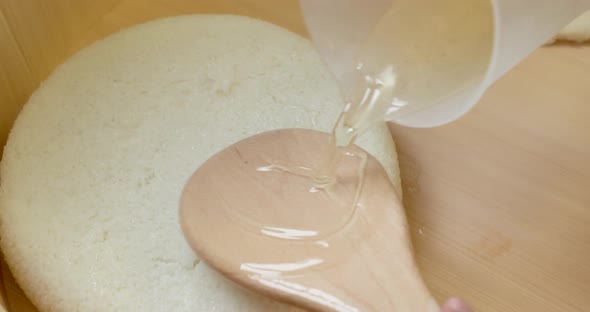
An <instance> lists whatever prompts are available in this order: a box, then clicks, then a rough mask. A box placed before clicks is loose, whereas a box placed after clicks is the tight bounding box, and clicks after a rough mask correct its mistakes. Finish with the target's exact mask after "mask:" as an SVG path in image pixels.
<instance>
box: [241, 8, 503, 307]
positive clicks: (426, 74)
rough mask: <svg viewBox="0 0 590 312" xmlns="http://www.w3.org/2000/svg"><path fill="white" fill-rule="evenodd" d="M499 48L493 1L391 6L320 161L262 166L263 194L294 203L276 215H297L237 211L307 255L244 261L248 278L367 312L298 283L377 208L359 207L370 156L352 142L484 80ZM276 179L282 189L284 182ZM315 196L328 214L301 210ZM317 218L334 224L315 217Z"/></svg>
mask: <svg viewBox="0 0 590 312" xmlns="http://www.w3.org/2000/svg"><path fill="white" fill-rule="evenodd" d="M343 31H345V30H343ZM492 43H493V20H492V7H491V4H490V1H487V0H460V1H457V0H447V1H440V0H437V1H428V0H399V1H395V2H393V5H392V7H391V8H390V9H389V10H388V11H387V12H386V13H385V14H384V16H383V18H382V19H381V20H380V22H379V23H377V25H376V27H375V29H374V31H373V32H372V33H371V34H370V35H369V36H368V37H367V38H366V41H365V42H364V43H363V44H362V46H361V47H360V48H359V53H358V56H357V59H356V60H355V61H354V62H353V63H352V65H351V70H350V72H349V73H347V74H346V75H345V76H344V77H341V78H342V81H340V85H341V89H342V90H341V91H342V94H343V96H344V99H345V103H346V105H345V108H344V110H343V112H342V113H341V115H340V116H339V117H338V119H337V121H336V123H335V125H334V127H333V129H332V133H331V136H330V139H329V140H327V142H326V144H327V145H326V147H325V148H324V149H322V150H321V151H315V152H316V156H317V157H316V160H315V162H312V163H293V161H292V159H293V157H291V156H290V155H285V157H281V156H280V155H275V157H274V158H272V159H270V158H269V159H266V160H264V162H263V163H261V164H260V166H258V167H256V170H258V171H259V174H261V175H268V177H269V179H268V180H269V181H272V182H269V185H267V186H265V190H266V191H270V192H282V194H283V195H284V197H285V198H286V201H287V202H286V203H285V204H284V205H283V206H282V207H277V209H282V211H291V212H292V213H291V214H287V215H289V217H288V218H284V219H280V220H278V219H276V218H274V215H273V213H272V211H269V212H266V213H268V214H267V215H263V214H259V215H256V216H253V215H251V214H249V213H248V212H246V211H243V212H241V213H240V214H239V215H238V217H239V218H240V221H244V222H245V223H246V224H247V225H246V227H247V228H248V231H251V232H255V233H258V234H259V235H263V236H266V237H268V238H269V239H273V240H284V241H286V242H290V243H293V244H295V245H293V246H297V247H296V248H295V249H297V250H305V251H306V252H305V254H303V255H302V254H300V253H299V254H297V253H290V252H285V256H284V257H279V258H281V259H283V260H282V261H278V262H277V261H274V262H264V261H259V262H247V263H243V265H242V271H243V272H244V274H246V275H247V276H248V277H249V278H251V279H254V280H257V281H259V282H260V283H262V284H265V285H267V287H271V288H277V289H282V290H283V291H285V292H292V293H296V294H298V295H299V296H303V297H306V298H311V300H315V301H316V302H318V303H320V304H322V305H324V306H326V307H330V308H331V309H332V310H334V311H361V310H363V311H364V310H365V308H367V307H366V306H362V305H358V302H352V301H350V302H349V301H348V299H349V298H344V297H338V296H334V294H327V293H323V292H322V290H321V289H312V288H309V287H307V286H306V285H301V284H298V283H297V278H298V276H302V275H304V274H306V273H309V272H313V271H314V270H320V269H325V268H329V267H330V266H332V265H335V263H334V262H338V261H342V259H340V258H335V257H331V256H330V248H332V247H333V245H334V244H340V242H339V237H340V235H341V234H342V233H346V231H347V228H348V227H349V226H350V225H351V224H354V223H355V222H362V220H363V219H362V217H359V215H362V213H363V211H364V210H366V209H369V208H370V209H376V208H379V207H365V206H364V205H365V204H366V203H365V202H362V201H359V199H360V198H362V196H361V195H362V193H363V187H364V185H363V184H364V181H365V178H366V174H367V159H368V157H370V156H369V155H366V154H365V152H364V151H362V150H360V149H358V148H356V147H355V146H354V143H355V141H356V139H357V138H358V137H359V136H360V135H362V133H363V132H365V131H367V130H368V129H370V128H371V127H372V126H374V125H375V124H378V123H381V122H384V121H387V120H394V121H395V120H402V119H403V118H404V116H406V115H408V114H412V113H416V112H418V111H420V110H422V109H425V108H428V107H431V106H432V105H436V103H438V102H440V101H441V100H442V99H445V98H448V97H451V96H454V95H456V94H458V93H460V92H463V91H464V90H466V89H468V88H470V87H472V86H474V85H475V84H477V83H479V82H480V81H481V79H483V77H484V75H485V71H486V68H487V65H488V62H489V60H490V57H491V51H492ZM318 109H321V108H318ZM277 178H278V179H279V180H280V181H282V185H277V183H276V181H277ZM263 191H264V190H263ZM316 198H317V200H318V201H320V202H322V205H317V206H316V207H321V209H322V210H323V211H322V213H321V214H318V213H317V211H313V209H310V207H304V206H299V205H298V204H299V203H308V202H310V201H313V200H316ZM359 210H360V212H359ZM314 215H321V216H322V217H323V218H327V220H317V219H314V218H313V216H314ZM326 216H328V217H326ZM277 244H280V243H278V242H277ZM301 244H303V245H301ZM285 246H290V245H285ZM286 248H289V247H286ZM277 252H279V251H277Z"/></svg>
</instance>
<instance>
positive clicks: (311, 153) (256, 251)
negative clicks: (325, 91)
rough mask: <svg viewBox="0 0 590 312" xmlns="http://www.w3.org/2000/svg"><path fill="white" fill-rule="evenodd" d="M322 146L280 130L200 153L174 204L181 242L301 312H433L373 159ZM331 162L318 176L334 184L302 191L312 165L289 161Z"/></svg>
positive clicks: (322, 137) (397, 203)
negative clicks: (202, 159)
mask: <svg viewBox="0 0 590 312" xmlns="http://www.w3.org/2000/svg"><path fill="white" fill-rule="evenodd" d="M332 144H334V143H332V142H331V140H330V136H329V135H328V134H327V133H323V132H318V131H312V130H302V129H284V130H277V131H271V132H265V133H262V134H259V135H257V136H254V137H250V138H248V139H245V140H243V141H240V142H238V143H236V144H234V145H231V146H229V147H227V148H226V149H224V150H223V151H221V152H219V153H218V154H217V155H215V156H213V157H212V158H210V159H209V160H207V162H205V164H203V165H202V166H201V167H200V168H199V169H198V170H197V171H196V172H195V174H194V175H193V176H192V177H191V178H190V179H189V181H188V183H187V185H186V188H185V190H184V193H183V195H182V199H181V203H180V207H181V208H180V222H181V224H182V229H183V232H184V234H185V236H186V238H187V240H188V242H189V244H190V245H191V247H192V248H193V249H194V250H195V251H196V252H197V254H198V255H199V257H200V259H201V260H203V261H205V262H206V263H207V264H208V265H209V266H210V267H212V268H214V269H216V270H217V271H219V272H221V273H222V274H223V275H224V276H226V277H227V278H229V279H231V280H233V281H234V282H236V283H238V284H240V285H243V286H246V287H248V288H250V289H255V290H256V291H258V292H259V293H263V294H266V295H267V296H270V297H273V298H275V299H278V300H282V301H284V302H288V303H291V304H293V305H296V306H298V307H301V308H305V309H309V310H310V311H317V312H338V311H364V312H383V311H415V312H437V311H438V306H437V305H436V303H435V301H434V299H433V298H432V296H431V295H430V293H429V292H428V290H427V289H426V287H425V285H424V283H423V281H422V279H421V277H420V274H419V273H418V269H417V267H416V264H415V262H414V259H413V255H412V247H411V243H410V236H409V233H408V226H407V222H406V216H405V213H404V210H403V206H402V203H401V200H400V198H399V197H398V195H397V192H396V190H395V189H394V188H393V186H392V185H391V182H390V180H389V178H388V177H387V174H386V173H385V170H384V169H383V166H381V164H379V162H378V161H377V160H376V159H375V158H374V157H372V156H369V155H367V154H366V153H365V152H364V151H362V150H361V149H359V148H355V147H351V148H350V149H347V150H335V149H334V148H333V147H332V146H333V145H332ZM334 152H335V153H334ZM347 153H348V154H347ZM331 155H335V157H332V156H331ZM269 160H270V161H271V162H272V163H269ZM332 161H338V162H339V165H338V166H336V167H335V170H334V172H331V173H325V172H324V173H323V174H329V175H330V176H333V177H335V179H336V180H337V183H333V184H332V185H331V186H329V187H328V188H326V189H321V188H320V189H318V188H316V191H314V192H311V191H310V189H311V188H313V187H315V186H314V182H313V180H312V177H313V175H314V174H315V175H317V174H318V172H317V171H316V172H312V171H310V170H297V169H298V167H297V166H301V165H303V166H306V167H307V168H312V169H315V170H326V169H325V168H326V167H325V166H326V165H330V164H331V162H332ZM273 166H275V167H273ZM276 166H281V167H279V168H282V169H279V168H277V167H276ZM283 166H288V167H286V168H285V167H283ZM285 169H287V170H289V171H290V172H289V173H287V172H285V171H284V170H285ZM299 169H300V168H299ZM293 170H296V171H293ZM359 173H361V175H359ZM357 196H358V197H357ZM326 298H331V299H330V300H326Z"/></svg>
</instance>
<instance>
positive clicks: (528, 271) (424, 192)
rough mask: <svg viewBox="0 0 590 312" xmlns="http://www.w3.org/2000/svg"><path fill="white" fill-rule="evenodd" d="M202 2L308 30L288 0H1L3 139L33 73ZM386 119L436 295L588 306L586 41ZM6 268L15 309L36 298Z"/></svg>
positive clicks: (506, 304) (506, 311) (523, 306)
mask: <svg viewBox="0 0 590 312" xmlns="http://www.w3.org/2000/svg"><path fill="white" fill-rule="evenodd" d="M196 12H200V13H204V12H206V13H231V14H240V15H249V16H253V17H258V18H261V19H265V20H268V21H270V22H273V23H276V24H279V25H281V26H283V27H286V28H288V29H291V30H293V31H295V32H297V33H300V34H303V35H305V28H304V26H303V24H302V20H301V14H300V12H299V8H298V4H297V2H296V1H293V0H289V1H287V0H284V1H276V0H234V1H230V0H125V1H120V0H100V1H95V0H0V59H1V60H2V62H1V63H0V142H4V140H5V137H6V135H7V133H8V130H9V129H10V127H11V124H12V121H13V120H14V118H15V116H16V114H17V113H18V111H19V109H20V107H21V105H22V104H23V103H24V102H26V99H27V98H28V96H29V95H30V94H31V92H32V91H33V90H34V89H35V88H36V87H37V86H38V84H39V82H40V81H42V80H43V79H44V78H45V77H47V75H48V74H49V73H50V72H51V70H52V69H53V68H54V67H55V66H56V65H57V64H59V63H60V62H61V61H63V60H64V59H65V58H66V57H68V56H69V55H71V54H72V53H74V52H75V51H77V50H78V49H80V48H81V47H84V46H86V45H88V44H89V43H91V42H93V41H94V40H96V39H98V38H101V37H104V36H106V35H108V34H110V33H112V32H114V31H116V30H118V29H121V28H124V27H127V26H130V25H133V24H136V23H139V22H143V21H147V20H150V19H153V18H156V17H159V16H170V15H178V14H186V13H196ZM392 132H393V134H394V138H395V140H396V141H397V143H398V148H399V153H400V158H401V169H402V179H403V183H404V192H405V193H404V196H405V199H404V202H405V205H406V209H407V211H408V215H409V219H410V224H411V231H412V236H413V241H414V245H415V249H416V255H417V259H418V263H419V266H420V268H421V270H422V272H423V275H424V277H425V280H426V282H427V284H428V285H429V287H430V288H431V290H432V291H433V293H434V295H435V296H436V297H437V299H439V300H441V301H442V300H444V299H445V298H447V297H449V296H452V295H458V296H461V297H463V298H465V299H467V300H468V301H469V302H471V303H472V305H473V306H474V307H475V308H476V310H477V311H481V312H486V311H501V312H511V311H514V312H517V311H518V312H521V311H531V312H538V311H547V312H549V311H551V312H553V311H590V46H588V45H586V46H570V45H567V44H561V45H557V46H552V47H548V48H542V49H540V50H539V51H537V52H535V53H534V54H533V55H532V56H531V57H529V58H528V59H527V60H526V61H525V62H523V63H522V64H521V65H519V66H518V67H517V68H515V69H514V70H512V71H511V72H510V73H509V74H508V75H507V76H505V77H504V78H502V79H501V80H500V81H499V82H498V83H496V84H495V85H494V86H493V87H492V88H491V89H490V90H489V91H488V92H487V94H486V95H485V96H484V98H483V99H482V101H481V103H479V104H478V105H477V107H476V108H475V109H473V110H472V111H471V112H470V113H469V114H468V115H467V116H465V117H464V118H462V119H460V120H459V121H457V122H455V123H453V124H451V125H448V126H444V127H439V128H435V129H421V130H420V129H406V128H401V127H397V126H392ZM40 256H42V255H40ZM3 273H4V275H5V278H6V279H7V283H6V284H7V285H6V289H5V291H6V293H7V294H8V295H9V298H10V303H9V304H10V308H12V309H11V310H12V311H18V312H21V311H33V309H32V308H31V307H30V306H29V305H28V304H27V303H26V301H25V299H24V297H23V296H22V294H20V293H19V291H18V288H17V287H16V286H14V283H12V282H11V280H10V276H6V275H8V273H9V272H7V271H6V268H5V267H4V270H3Z"/></svg>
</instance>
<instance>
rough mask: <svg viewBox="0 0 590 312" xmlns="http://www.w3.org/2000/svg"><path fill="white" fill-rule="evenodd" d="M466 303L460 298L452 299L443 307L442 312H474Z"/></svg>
mask: <svg viewBox="0 0 590 312" xmlns="http://www.w3.org/2000/svg"><path fill="white" fill-rule="evenodd" d="M472 311H473V310H471V308H470V307H469V305H467V303H465V301H463V300H461V299H459V298H451V299H449V300H447V302H446V303H445V304H444V305H443V307H442V309H441V312H472Z"/></svg>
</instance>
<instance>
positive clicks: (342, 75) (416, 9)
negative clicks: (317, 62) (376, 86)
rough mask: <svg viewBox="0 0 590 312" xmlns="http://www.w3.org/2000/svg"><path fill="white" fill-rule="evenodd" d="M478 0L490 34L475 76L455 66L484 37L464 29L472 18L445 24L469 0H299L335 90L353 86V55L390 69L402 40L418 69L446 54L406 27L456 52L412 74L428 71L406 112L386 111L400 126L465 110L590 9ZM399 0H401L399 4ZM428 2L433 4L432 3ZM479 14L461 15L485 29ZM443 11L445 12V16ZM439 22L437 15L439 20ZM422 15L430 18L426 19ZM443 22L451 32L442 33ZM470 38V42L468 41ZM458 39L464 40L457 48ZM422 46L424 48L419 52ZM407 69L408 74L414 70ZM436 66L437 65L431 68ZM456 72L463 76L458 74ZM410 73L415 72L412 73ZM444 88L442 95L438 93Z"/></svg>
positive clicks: (587, 0) (573, 3) (541, 1)
mask: <svg viewBox="0 0 590 312" xmlns="http://www.w3.org/2000/svg"><path fill="white" fill-rule="evenodd" d="M475 2H477V1H475ZM482 2H485V5H487V6H488V9H489V24H490V25H489V30H490V33H491V35H490V36H489V39H486V40H489V42H488V44H489V51H488V52H487V54H486V55H484V56H483V57H482V56H481V55H480V58H482V59H483V61H484V62H485V63H484V64H483V66H482V70H481V73H480V75H479V76H478V75H476V73H473V74H470V75H468V74H465V73H464V72H461V70H469V68H472V67H473V64H475V63H473V62H472V63H470V62H465V63H462V62H461V57H462V56H461V55H460V54H461V53H472V54H473V53H475V52H473V51H474V50H473V49H474V48H477V47H478V46H481V45H482V44H486V43H485V41H481V40H480V42H479V43H477V42H475V41H474V40H477V34H476V35H474V34H470V33H469V32H468V31H467V30H469V27H471V26H470V25H464V26H463V27H464V28H460V27H458V28H457V27H456V28H455V29H454V30H453V27H448V25H446V24H445V23H448V22H452V21H453V19H457V18H458V17H457V16H451V15H449V14H452V13H453V12H455V11H457V10H460V9H461V3H463V4H467V5H472V4H473V3H474V0H466V1H457V0H393V1H392V0H301V5H302V9H303V14H304V17H305V22H306V24H307V26H308V29H309V32H310V34H311V38H312V40H313V42H314V44H315V45H316V47H317V48H318V50H319V53H320V55H321V56H322V58H323V60H324V61H325V63H326V64H327V65H328V66H329V68H330V70H331V71H332V72H333V74H334V75H335V77H336V78H337V79H338V80H339V81H340V85H341V89H342V90H343V93H345V94H346V92H347V90H348V89H350V88H352V87H353V86H351V85H350V82H348V79H347V78H346V77H347V75H349V73H350V72H351V71H352V70H354V68H355V67H357V66H358V65H359V62H361V63H362V62H369V63H371V62H372V63H375V64H380V65H381V66H382V65H383V64H393V66H394V69H395V67H396V66H402V67H403V66H405V65H404V64H405V63H404V62H405V61H402V62H401V63H400V64H401V65H398V64H396V61H397V60H396V59H395V57H396V56H395V55H393V54H392V53H389V52H390V51H397V50H396V49H401V48H404V47H406V46H408V45H410V46H413V47H414V46H415V47H414V48H415V49H416V50H415V51H416V55H417V56H416V58H417V60H413V62H414V64H415V65H416V66H419V67H420V68H422V69H424V68H427V67H428V66H426V65H424V64H421V63H420V62H421V60H420V57H421V55H427V56H428V60H424V63H427V62H430V61H433V62H434V63H435V64H436V59H437V58H441V57H443V56H444V55H443V54H444V53H442V52H441V53H440V54H438V55H437V53H438V51H437V49H438V48H437V46H432V45H430V46H429V45H428V44H426V45H425V47H424V49H423V50H422V51H421V50H420V45H421V42H420V41H413V40H412V39H411V38H410V37H409V36H403V34H404V33H405V32H408V31H410V32H412V36H414V37H420V36H422V35H424V37H423V38H431V39H430V41H432V40H442V41H440V42H444V43H445V47H446V48H447V50H448V51H451V52H453V53H457V55H455V57H454V58H453V61H454V62H456V63H453V64H449V66H447V67H446V68H445V66H443V65H440V64H443V63H444V62H445V60H440V62H439V63H440V64H438V65H437V66H438V67H437V68H435V69H434V70H433V72H432V74H431V73H429V72H428V71H423V72H421V73H420V74H416V75H415V76H416V78H420V79H422V78H424V77H427V78H428V77H433V78H432V79H431V81H429V82H428V83H426V82H424V83H420V82H419V81H418V82H417V83H415V85H416V89H417V90H418V91H413V92H408V94H409V96H408V98H403V99H402V100H404V101H407V104H408V105H407V107H408V108H411V109H407V110H406V112H405V113H404V114H393V115H392V117H391V118H387V120H390V121H394V122H396V123H399V124H402V125H405V126H411V127H433V126H438V125H442V124H445V123H448V122H451V121H453V120H455V119H457V118H459V117H460V116H461V115H463V114H465V113H466V112H467V111H468V110H469V109H470V108H471V107H472V106H473V105H475V103H476V102H477V101H478V100H479V99H480V97H481V96H482V94H483V93H484V92H485V90H486V89H487V88H488V87H489V86H490V85H491V84H492V83H493V82H494V81H495V80H496V79H498V78H499V77H501V76H502V75H503V74H504V73H506V72H507V71H508V70H509V69H511V68H512V67H513V66H515V65H516V64H517V63H518V62H520V61H521V60H522V59H524V58H525V57H526V56H527V55H528V54H530V53H531V52H532V51H533V50H535V49H536V48H537V47H539V46H541V45H542V44H544V43H545V42H547V41H548V40H549V39H550V38H552V36H554V35H555V34H556V33H557V32H558V31H559V30H560V29H562V28H563V27H564V26H565V25H567V24H568V23H569V22H571V21H572V20H573V19H574V18H575V17H577V16H578V15H580V14H582V13H583V12H585V11H586V10H588V9H590V0H561V1H555V0H518V1H515V0H481V1H480V3H482ZM404 3H405V4H407V5H406V6H405V7H404V6H403V5H404ZM396 6H400V8H398V9H397V10H398V11H397V13H395V14H397V15H395V14H393V15H391V14H388V13H387V12H388V11H389V10H392V8H395V7H396ZM433 6H436V8H435V9H431V8H432V7H433ZM441 8H444V9H441ZM481 8H483V6H482V7H481ZM477 13H478V12H476V10H473V11H471V12H469V11H467V12H464V13H463V14H464V15H463V17H461V18H465V19H470V18H471V19H472V21H471V22H472V23H478V21H482V22H481V24H482V25H483V26H482V27H484V28H485V27H486V26H485V25H484V24H485V23H487V22H485V21H483V20H482V19H484V18H485V15H480V16H479V17H477V18H474V17H473V15H472V14H477ZM445 15H448V16H445ZM400 17H401V19H400V22H399V23H397V24H395V23H393V24H391V25H395V26H396V27H397V28H396V29H386V30H387V31H386V32H384V31H383V29H381V34H380V35H378V36H380V37H378V38H379V39H380V40H377V41H375V40H373V42H372V43H370V44H369V43H367V42H368V38H371V36H373V37H374V33H375V31H376V29H379V27H378V26H379V25H388V24H383V23H384V22H385V23H387V22H395V21H387V20H386V19H392V18H400ZM446 17H448V18H447V19H446V20H445V18H446ZM480 17H481V18H480ZM478 18H479V19H478ZM384 20H385V21H384ZM437 21H442V22H440V23H438V24H437ZM425 22H426V23H432V24H429V25H426V26H424V23H425ZM457 22H458V23H459V24H457V25H460V22H461V21H457ZM421 27H422V28H421ZM445 27H446V28H445ZM381 28H383V27H382V26H381ZM445 29H447V30H448V31H449V33H445ZM457 30H465V31H467V32H466V33H465V34H466V35H465V36H463V35H462V34H461V33H459V35H457V34H456V31H457ZM453 31H454V32H455V35H454V36H453V33H452V32H453ZM428 32H433V33H436V34H437V35H438V37H434V36H432V35H431V36H430V37H428ZM482 33H483V32H482ZM441 36H442V37H441ZM445 36H449V38H445ZM462 36H463V37H465V38H463V37H462ZM409 38H410V39H409ZM479 39H481V38H479ZM417 40H418V39H417ZM469 40H471V41H473V42H471V45H469V44H470V43H469V42H468V41H469ZM427 41H428V40H427ZM424 43H428V42H424ZM461 44H464V45H465V46H464V47H460V46H459V45H461ZM392 49H393V50H392ZM362 51H364V52H363V53H365V52H367V51H368V52H369V53H368V54H367V55H370V56H371V57H367V58H365V59H362V60H359V58H358V57H359V55H360V54H362V53H361V52H362ZM426 52H428V53H427V54H424V53H426ZM388 53H389V54H388ZM420 53H422V54H420ZM483 53H485V51H484V52H483ZM470 57H474V56H473V55H471V56H470ZM475 57H477V55H475ZM361 65H362V64H361ZM461 67H465V68H461ZM411 69H412V68H410V72H408V73H409V74H412V72H411ZM435 70H437V72H434V71H435ZM458 71H459V72H458ZM458 73H459V74H458ZM461 73H463V75H464V77H460V76H461ZM399 75H400V77H399V78H400V79H403V78H404V77H403V75H404V74H403V73H400V74H399ZM467 78H469V79H471V80H472V82H473V83H467V82H466V83H463V82H462V81H457V83H456V86H457V88H455V89H452V88H450V89H449V90H447V91H448V92H447V91H445V90H444V89H442V91H441V90H438V91H437V92H438V93H437V94H434V95H433V96H432V98H430V99H429V100H424V99H422V100H416V101H414V99H413V98H412V96H419V95H420V93H419V92H421V91H419V90H424V92H428V91H429V90H430V88H432V87H436V86H437V84H443V85H444V83H448V81H449V80H453V79H456V80H461V79H467ZM411 79H414V78H413V77H411ZM411 83H412V82H411V81H410V84H411ZM445 92H446V94H443V93H445ZM394 94H395V91H394ZM345 97H346V95H345ZM388 100H391V99H388Z"/></svg>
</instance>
